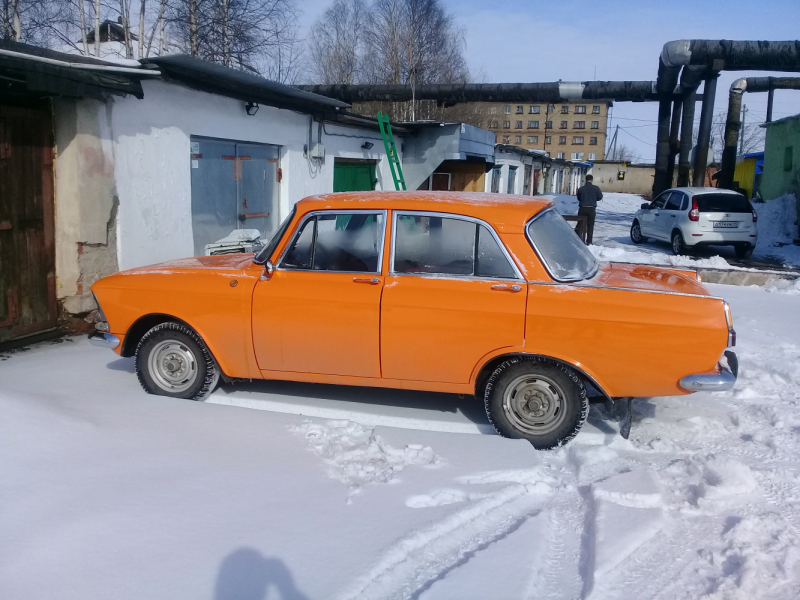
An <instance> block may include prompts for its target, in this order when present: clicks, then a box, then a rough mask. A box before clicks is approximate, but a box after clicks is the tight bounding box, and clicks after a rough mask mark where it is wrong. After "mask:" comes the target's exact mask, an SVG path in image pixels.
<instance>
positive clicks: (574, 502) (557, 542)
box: [526, 492, 585, 600]
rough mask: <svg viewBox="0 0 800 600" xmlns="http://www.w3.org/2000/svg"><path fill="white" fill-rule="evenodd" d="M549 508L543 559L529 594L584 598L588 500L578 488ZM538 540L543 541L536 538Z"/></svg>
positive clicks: (532, 599)
mask: <svg viewBox="0 0 800 600" xmlns="http://www.w3.org/2000/svg"><path fill="white" fill-rule="evenodd" d="M547 510H548V522H547V534H546V537H545V539H544V541H543V543H544V548H543V550H542V552H541V554H540V555H541V556H542V563H541V564H539V565H537V566H536V567H535V569H534V572H533V575H532V577H531V580H530V583H529V585H528V591H527V593H526V597H527V598H529V599H530V600H540V599H541V600H546V599H548V598H554V599H558V600H564V599H566V598H569V599H572V598H580V597H581V590H582V588H583V585H584V583H583V579H582V578H581V575H580V570H579V563H580V554H581V540H582V533H583V531H582V530H583V521H584V512H585V502H584V501H583V500H582V499H581V497H580V495H578V494H577V493H576V492H574V493H571V494H560V495H559V496H558V497H557V498H555V499H554V500H553V502H552V503H551V504H550V506H549V508H548V509H547ZM535 543H542V542H541V541H539V540H536V541H535Z"/></svg>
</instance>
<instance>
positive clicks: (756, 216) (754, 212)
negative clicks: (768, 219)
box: [753, 211, 758, 223]
mask: <svg viewBox="0 0 800 600" xmlns="http://www.w3.org/2000/svg"><path fill="white" fill-rule="evenodd" d="M756 221H758V215H757V214H756V211H753V223H755V222H756Z"/></svg>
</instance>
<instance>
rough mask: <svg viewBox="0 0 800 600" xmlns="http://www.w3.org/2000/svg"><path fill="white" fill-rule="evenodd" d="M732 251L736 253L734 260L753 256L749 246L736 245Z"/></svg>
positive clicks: (751, 248)
mask: <svg viewBox="0 0 800 600" xmlns="http://www.w3.org/2000/svg"><path fill="white" fill-rule="evenodd" d="M733 249H734V250H735V251H736V258H750V257H751V256H752V255H753V246H752V245H750V244H737V245H736V246H734V248H733Z"/></svg>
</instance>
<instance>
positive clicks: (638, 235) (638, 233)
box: [631, 221, 644, 244]
mask: <svg viewBox="0 0 800 600" xmlns="http://www.w3.org/2000/svg"><path fill="white" fill-rule="evenodd" d="M631 241H632V242H633V243H634V244H641V243H642V242H644V236H643V235H642V226H641V225H639V221H634V222H633V225H631Z"/></svg>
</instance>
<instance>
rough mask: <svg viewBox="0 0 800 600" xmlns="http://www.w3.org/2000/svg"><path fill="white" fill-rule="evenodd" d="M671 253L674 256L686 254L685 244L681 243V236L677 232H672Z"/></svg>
mask: <svg viewBox="0 0 800 600" xmlns="http://www.w3.org/2000/svg"><path fill="white" fill-rule="evenodd" d="M670 240H672V253H673V254H675V255H678V254H686V243H685V242H684V241H683V234H682V233H681V232H680V231H679V230H677V229H676V230H675V231H673V232H672V237H671V238H670Z"/></svg>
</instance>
